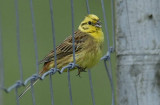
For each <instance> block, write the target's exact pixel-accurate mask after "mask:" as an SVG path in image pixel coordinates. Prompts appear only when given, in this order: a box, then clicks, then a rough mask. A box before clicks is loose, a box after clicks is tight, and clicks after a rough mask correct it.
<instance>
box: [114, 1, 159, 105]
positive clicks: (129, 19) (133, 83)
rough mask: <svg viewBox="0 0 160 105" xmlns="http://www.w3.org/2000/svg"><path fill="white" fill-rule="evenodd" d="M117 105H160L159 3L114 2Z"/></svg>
mask: <svg viewBox="0 0 160 105" xmlns="http://www.w3.org/2000/svg"><path fill="white" fill-rule="evenodd" d="M115 1H116V2H115V12H116V15H115V16H116V50H117V83H118V84H117V86H118V87H117V103H118V105H159V103H160V15H159V13H160V1H159V0H115Z"/></svg>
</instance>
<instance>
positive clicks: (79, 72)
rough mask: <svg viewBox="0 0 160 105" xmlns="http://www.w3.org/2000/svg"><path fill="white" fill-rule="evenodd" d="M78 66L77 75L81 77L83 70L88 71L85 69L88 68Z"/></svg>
mask: <svg viewBox="0 0 160 105" xmlns="http://www.w3.org/2000/svg"><path fill="white" fill-rule="evenodd" d="M77 68H78V74H77V76H79V77H81V76H80V74H81V72H87V71H86V70H85V69H86V68H82V67H77Z"/></svg>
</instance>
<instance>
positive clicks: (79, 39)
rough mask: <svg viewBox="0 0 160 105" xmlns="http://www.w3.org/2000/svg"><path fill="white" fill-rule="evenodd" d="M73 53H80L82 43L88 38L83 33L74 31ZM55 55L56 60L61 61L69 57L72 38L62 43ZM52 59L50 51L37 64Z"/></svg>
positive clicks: (52, 52) (52, 55)
mask: <svg viewBox="0 0 160 105" xmlns="http://www.w3.org/2000/svg"><path fill="white" fill-rule="evenodd" d="M74 34H75V52H78V51H80V50H81V49H82V48H83V44H84V42H85V41H86V40H87V39H88V37H90V36H89V35H87V34H86V33H84V32H81V31H79V30H78V31H76V32H75V33H74ZM56 52H57V53H56V55H57V59H61V58H62V57H64V56H67V55H70V54H72V53H73V46H72V36H71V35H70V36H69V37H67V38H66V39H65V40H64V42H63V43H61V44H60V45H59V46H57V47H56ZM53 59H54V51H53V50H52V51H51V52H50V53H49V54H48V55H47V56H46V57H44V59H42V60H41V61H40V62H39V63H47V62H50V61H52V60H53Z"/></svg>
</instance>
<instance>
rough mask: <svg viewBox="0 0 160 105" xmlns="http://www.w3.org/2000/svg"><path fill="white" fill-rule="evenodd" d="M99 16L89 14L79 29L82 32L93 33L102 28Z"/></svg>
mask: <svg viewBox="0 0 160 105" xmlns="http://www.w3.org/2000/svg"><path fill="white" fill-rule="evenodd" d="M101 27H102V26H101V23H100V20H99V18H98V17H97V16H96V15H94V14H89V15H88V16H86V17H85V19H84V20H83V21H82V22H81V24H80V25H79V28H78V29H79V30H81V31H82V32H87V33H92V32H96V31H99V30H101Z"/></svg>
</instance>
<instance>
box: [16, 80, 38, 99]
mask: <svg viewBox="0 0 160 105" xmlns="http://www.w3.org/2000/svg"><path fill="white" fill-rule="evenodd" d="M38 81H39V78H38V79H36V80H34V81H33V85H35V84H36V83H37V82H38ZM30 88H31V84H29V85H27V87H26V88H25V89H24V90H23V92H22V93H21V94H20V95H19V97H18V99H20V98H21V97H22V96H23V95H24V94H25V93H26V92H27V91H28V90H29V89H30Z"/></svg>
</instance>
